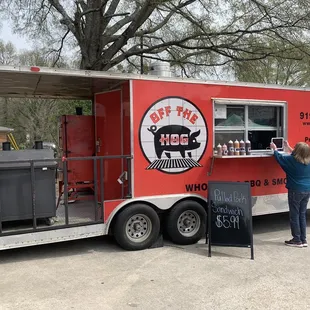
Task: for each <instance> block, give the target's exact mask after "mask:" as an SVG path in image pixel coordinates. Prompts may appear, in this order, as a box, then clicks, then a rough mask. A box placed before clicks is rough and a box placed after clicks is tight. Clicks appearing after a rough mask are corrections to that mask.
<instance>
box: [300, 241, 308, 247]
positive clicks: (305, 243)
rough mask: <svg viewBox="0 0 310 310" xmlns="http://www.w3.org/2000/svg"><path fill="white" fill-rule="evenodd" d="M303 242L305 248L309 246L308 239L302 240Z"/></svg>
mask: <svg viewBox="0 0 310 310" xmlns="http://www.w3.org/2000/svg"><path fill="white" fill-rule="evenodd" d="M301 243H302V246H303V247H304V248H306V247H307V246H308V243H307V240H305V241H302V242H301Z"/></svg>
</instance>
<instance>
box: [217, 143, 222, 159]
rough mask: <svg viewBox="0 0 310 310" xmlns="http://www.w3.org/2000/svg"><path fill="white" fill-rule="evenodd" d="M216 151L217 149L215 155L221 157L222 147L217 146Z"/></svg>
mask: <svg viewBox="0 0 310 310" xmlns="http://www.w3.org/2000/svg"><path fill="white" fill-rule="evenodd" d="M216 149H217V155H219V156H222V146H221V144H220V143H219V144H218V145H217V147H216Z"/></svg>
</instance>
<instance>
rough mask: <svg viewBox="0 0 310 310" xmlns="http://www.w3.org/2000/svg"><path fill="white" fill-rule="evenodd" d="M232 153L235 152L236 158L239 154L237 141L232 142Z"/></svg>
mask: <svg viewBox="0 0 310 310" xmlns="http://www.w3.org/2000/svg"><path fill="white" fill-rule="evenodd" d="M234 151H235V155H236V156H238V155H239V154H240V144H239V141H238V140H237V139H236V141H235V142H234Z"/></svg>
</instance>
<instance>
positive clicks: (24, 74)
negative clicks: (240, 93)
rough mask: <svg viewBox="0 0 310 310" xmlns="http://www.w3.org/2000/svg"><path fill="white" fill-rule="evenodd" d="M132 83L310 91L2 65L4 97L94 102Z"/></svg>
mask: <svg viewBox="0 0 310 310" xmlns="http://www.w3.org/2000/svg"><path fill="white" fill-rule="evenodd" d="M59 77H61V79H60V78H59ZM130 80H145V81H161V82H173V83H187V84H201V85H219V86H243V87H250V88H265V89H268V88H269V89H282V90H284V89H287V90H299V91H310V88H306V87H297V86H296V87H294V86H285V85H283V86H282V85H272V84H261V83H244V82H232V81H214V80H199V79H193V78H181V77H162V76H154V75H141V74H123V73H118V72H111V71H109V72H101V71H87V70H72V69H70V70H69V69H54V68H46V67H26V66H4V65H2V66H0V97H1V96H5V97H28V98H29V97H31V98H35V97H38V98H66V99H84V100H87V99H88V100H91V99H92V97H93V95H94V93H99V92H101V91H106V90H111V89H113V88H115V87H116V86H118V85H119V84H121V83H123V82H125V81H130Z"/></svg>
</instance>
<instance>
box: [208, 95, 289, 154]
mask: <svg viewBox="0 0 310 310" xmlns="http://www.w3.org/2000/svg"><path fill="white" fill-rule="evenodd" d="M211 100H212V112H213V149H214V148H215V134H216V132H221V131H243V132H244V137H245V139H248V132H249V131H276V132H277V136H279V130H280V128H282V132H283V134H282V136H283V138H284V139H287V102H286V101H274V100H248V99H230V98H211ZM220 104H222V105H230V106H231V105H236V106H244V126H220V127H216V126H215V117H214V108H215V105H220ZM249 106H270V107H277V126H276V127H271V126H266V127H259V128H255V127H250V126H249V124H248V123H249ZM280 108H282V111H283V113H282V126H280ZM266 151H267V150H266V149H262V150H253V152H266Z"/></svg>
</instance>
